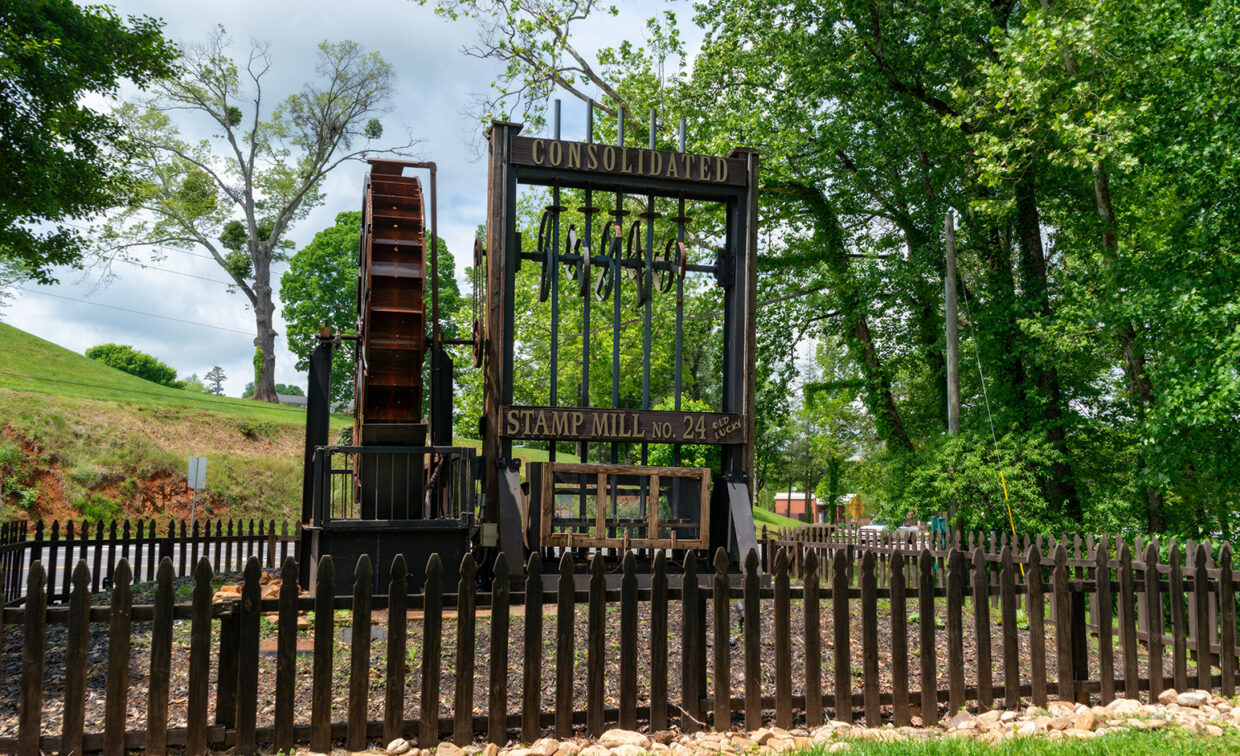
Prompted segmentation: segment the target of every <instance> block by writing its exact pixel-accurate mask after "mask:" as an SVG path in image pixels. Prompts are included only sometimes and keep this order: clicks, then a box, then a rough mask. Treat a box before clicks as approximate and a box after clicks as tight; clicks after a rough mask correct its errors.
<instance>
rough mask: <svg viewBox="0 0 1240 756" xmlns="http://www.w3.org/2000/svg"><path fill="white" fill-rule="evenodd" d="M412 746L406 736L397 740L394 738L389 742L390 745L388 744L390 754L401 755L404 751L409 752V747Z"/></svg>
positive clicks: (390, 755) (393, 755) (391, 755)
mask: <svg viewBox="0 0 1240 756" xmlns="http://www.w3.org/2000/svg"><path fill="white" fill-rule="evenodd" d="M411 747H412V746H410V745H409V741H408V740H405V739H404V738H397V739H396V740H393V741H392V742H391V743H388V746H387V752H388V756H400V754H402V753H409V749H410V748H411Z"/></svg>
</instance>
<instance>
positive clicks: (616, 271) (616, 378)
mask: <svg viewBox="0 0 1240 756" xmlns="http://www.w3.org/2000/svg"><path fill="white" fill-rule="evenodd" d="M617 112H618V113H619V115H618V116H617V117H616V142H617V145H618V146H619V147H620V149H621V152H622V153H623V150H624V119H625V112H624V108H618V109H617ZM615 218H616V223H618V224H621V231H622V232H623V224H624V194H623V193H621V192H616V212H615ZM611 280H612V289H611V297H612V321H611V407H612V409H619V407H620V285H621V282H622V281H623V280H624V279H623V278H621V276H620V253H619V252H617V253H616V256H615V258H613V259H612V261H611ZM619 461H620V444H619V443H617V442H615V441H613V442H612V443H611V462H612V464H617V463H618V462H619ZM617 483H619V479H616V480H614V481H613V482H612V486H611V516H612V519H615V517H616V484H617ZM610 530H611V533H610V535H611V537H613V538H614V537H615V531H614V529H610Z"/></svg>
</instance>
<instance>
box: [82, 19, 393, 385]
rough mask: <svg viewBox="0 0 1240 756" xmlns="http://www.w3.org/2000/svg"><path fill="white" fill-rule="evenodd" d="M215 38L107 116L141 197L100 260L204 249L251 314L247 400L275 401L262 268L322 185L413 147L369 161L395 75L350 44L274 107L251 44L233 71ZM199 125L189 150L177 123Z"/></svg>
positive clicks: (113, 231)
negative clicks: (253, 374) (145, 251)
mask: <svg viewBox="0 0 1240 756" xmlns="http://www.w3.org/2000/svg"><path fill="white" fill-rule="evenodd" d="M229 47H230V43H229V40H228V38H227V36H226V35H225V33H224V30H223V29H222V28H221V29H219V30H217V31H216V32H215V33H214V34H212V35H211V36H210V37H209V38H208V40H207V41H206V43H205V44H202V45H195V46H190V47H187V48H186V52H185V59H184V61H185V62H184V71H183V73H182V75H180V76H177V77H172V78H165V79H161V80H159V81H158V82H157V85H156V86H157V91H158V94H157V95H156V96H155V97H153V98H151V99H148V100H146V101H144V102H142V103H141V104H126V105H124V106H122V107H121V108H119V109H118V110H117V116H118V118H119V119H120V120H121V121H122V122H123V123H124V125H125V127H126V129H127V132H128V136H129V138H130V139H131V140H132V141H133V143H134V144H136V145H137V146H138V147H139V151H138V155H137V160H136V161H135V164H134V170H135V172H136V173H137V174H138V175H139V176H140V177H141V179H142V181H143V183H142V187H143V189H142V192H141V193H140V195H139V197H138V198H137V200H136V201H134V202H132V203H131V204H130V205H129V206H128V207H127V208H126V209H125V212H124V213H122V214H120V215H118V216H117V217H116V218H114V219H112V222H110V223H109V225H108V226H107V227H106V228H105V229H104V232H103V234H102V241H103V242H104V245H105V253H107V254H115V255H120V254H127V253H128V251H129V250H131V249H134V248H137V247H142V246H157V245H163V246H171V247H179V248H193V247H198V248H202V249H205V250H206V251H207V252H208V253H209V254H210V255H211V257H212V259H214V260H215V261H216V263H218V264H219V265H220V267H222V268H223V269H224V270H225V271H226V272H227V273H228V275H229V277H230V278H231V279H232V281H233V282H234V283H235V284H236V287H237V288H238V289H240V290H241V292H242V293H244V294H245V296H246V299H247V300H248V302H249V306H250V308H251V310H252V311H253V313H254V319H255V330H256V336H255V339H254V343H255V346H256V347H258V349H259V351H260V353H261V365H260V369H259V374H258V377H257V380H256V382H255V389H254V395H253V396H254V398H255V399H259V400H262V401H270V402H274V401H276V392H275V359H276V354H275V349H274V345H275V337H276V331H275V325H274V314H275V302H274V298H273V296H272V295H273V286H272V284H273V282H272V280H271V266H272V263H274V262H278V261H280V260H283V259H284V255H285V250H286V249H287V248H288V246H289V244H288V242H287V241H286V240H285V234H286V233H287V232H288V229H289V228H290V227H291V226H292V224H294V223H296V222H297V221H299V220H301V219H302V218H304V217H305V216H306V214H307V213H308V212H309V211H310V210H311V209H312V208H314V207H315V206H316V205H318V204H320V203H321V202H322V201H323V196H322V191H321V188H322V182H323V179H324V178H325V177H326V176H327V175H328V174H329V173H330V172H331V171H333V170H335V169H336V168H337V167H339V166H340V165H341V164H343V163H344V162H345V161H348V160H358V159H364V158H366V157H367V156H372V155H376V154H381V153H393V154H407V150H408V149H409V148H410V147H412V145H413V142H412V141H409V142H407V143H405V144H404V145H402V146H400V147H396V148H393V149H386V150H380V149H376V148H374V147H372V146H371V143H372V142H373V140H375V139H377V138H379V137H380V136H381V135H382V132H383V129H382V127H381V125H380V123H379V121H378V119H377V117H376V116H377V115H379V114H381V113H383V112H385V111H386V110H387V109H388V108H389V107H390V101H391V97H392V92H393V87H394V85H395V80H396V74H395V72H394V71H393V70H392V67H391V66H390V65H389V64H388V63H387V62H386V61H384V60H383V58H382V57H380V56H379V54H378V53H374V52H371V53H366V52H364V51H363V49H362V48H361V46H360V45H358V44H357V43H355V42H349V41H345V42H323V43H321V44H320V45H319V48H318V57H317V60H316V63H315V73H316V74H317V76H318V78H317V79H316V80H314V81H311V82H308V83H306V84H305V85H304V86H303V88H302V89H301V91H299V92H297V93H295V94H292V95H290V96H288V97H287V98H286V99H284V100H283V101H282V102H280V103H279V104H278V105H276V106H275V107H274V108H271V107H270V106H269V105H268V100H267V99H265V97H266V96H267V93H265V92H264V90H263V83H264V77H265V76H266V74H267V73H268V72H269V71H270V70H271V67H272V65H273V63H272V59H271V56H270V54H269V52H268V48H267V46H266V45H265V44H260V43H255V44H254V45H253V46H252V48H251V50H250V52H249V55H248V57H247V60H246V63H245V65H244V67H243V68H242V67H238V65H237V64H236V63H235V62H234V61H233V60H232V58H231V57H230V56H229ZM189 117H198V118H201V119H203V120H205V121H206V122H209V123H211V124H212V125H213V126H214V128H215V129H216V131H215V134H214V136H213V137H212V138H211V139H208V140H204V141H202V142H199V143H196V144H191V143H189V142H187V141H185V140H184V139H183V138H182V137H181V135H180V130H179V127H178V123H177V122H176V120H174V119H177V120H180V119H185V118H189Z"/></svg>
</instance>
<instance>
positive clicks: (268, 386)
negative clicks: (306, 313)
mask: <svg viewBox="0 0 1240 756" xmlns="http://www.w3.org/2000/svg"><path fill="white" fill-rule="evenodd" d="M254 295H255V296H256V297H257V299H258V302H257V304H256V305H255V306H254V324H255V327H256V330H257V335H256V336H255V337H254V346H256V347H258V348H259V351H260V352H262V363H261V364H260V366H259V369H258V375H256V376H255V377H254V396H253V398H254V399H257V400H258V401H260V402H272V403H273V404H274V403H278V402H279V401H280V398H279V397H278V396H276V350H275V347H276V331H275V326H274V319H275V309H276V308H275V304H274V303H273V302H272V300H271V266H270V264H269V263H266V262H263V263H261V264H256V265H255V266H254Z"/></svg>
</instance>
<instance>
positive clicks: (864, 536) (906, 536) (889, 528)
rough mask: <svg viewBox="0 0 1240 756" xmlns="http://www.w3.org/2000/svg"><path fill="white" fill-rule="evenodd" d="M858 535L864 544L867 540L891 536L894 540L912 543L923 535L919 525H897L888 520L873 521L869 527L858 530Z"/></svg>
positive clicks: (863, 526)
mask: <svg viewBox="0 0 1240 756" xmlns="http://www.w3.org/2000/svg"><path fill="white" fill-rule="evenodd" d="M857 532H858V535H859V536H860V538H861V540H862V542H864V541H867V540H871V539H873V540H875V541H877V540H880V539H881V538H883V537H884V536H886V535H890V536H891V537H892V540H895V541H904V542H906V543H907V542H912V541H914V540H916V538H917V536H918V535H919V534H920V533H921V527H920V526H917V525H904V524H900V525H897V524H895V523H892V522H890V521H888V520H881V519H880V520H873V521H871V522H870V523H869V524H868V525H862V526H861V527H860V528H858V529H857Z"/></svg>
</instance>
